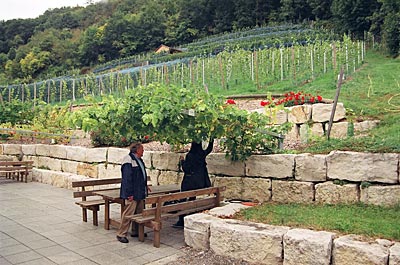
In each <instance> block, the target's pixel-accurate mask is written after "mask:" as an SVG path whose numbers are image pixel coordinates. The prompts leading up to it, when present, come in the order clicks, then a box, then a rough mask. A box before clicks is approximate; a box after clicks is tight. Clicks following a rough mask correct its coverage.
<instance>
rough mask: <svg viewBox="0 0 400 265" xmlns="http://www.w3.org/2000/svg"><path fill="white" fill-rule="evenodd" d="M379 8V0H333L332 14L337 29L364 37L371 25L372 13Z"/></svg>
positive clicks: (357, 36)
mask: <svg viewBox="0 0 400 265" xmlns="http://www.w3.org/2000/svg"><path fill="white" fill-rule="evenodd" d="M378 9H379V3H378V2H377V0H356V1H348V0H333V2H332V7H331V11H332V15H333V20H334V25H335V29H336V30H337V31H338V32H340V33H351V34H352V35H353V36H354V37H356V38H362V37H363V36H364V32H365V31H368V30H369V28H370V27H371V20H370V19H369V18H370V17H371V15H372V14H373V13H374V12H376V11H377V10H378Z"/></svg>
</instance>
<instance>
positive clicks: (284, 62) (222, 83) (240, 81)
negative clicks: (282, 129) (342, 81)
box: [0, 37, 365, 103]
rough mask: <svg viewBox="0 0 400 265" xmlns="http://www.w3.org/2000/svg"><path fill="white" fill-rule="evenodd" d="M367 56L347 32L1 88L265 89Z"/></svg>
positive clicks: (49, 91) (25, 97) (8, 92)
mask: <svg viewBox="0 0 400 265" xmlns="http://www.w3.org/2000/svg"><path fill="white" fill-rule="evenodd" d="M364 56H365V43H364V42H353V41H351V40H350V39H349V38H346V37H345V38H344V41H342V42H339V41H336V42H324V41H321V42H315V43H314V44H311V45H306V46H303V45H295V46H292V47H286V48H284V47H282V48H270V49H264V50H262V49H259V50H254V51H250V50H243V49H234V50H231V51H224V52H221V53H219V54H218V55H217V56H208V57H197V58H196V57H195V58H191V59H187V60H178V61H173V62H168V63H162V64H158V65H147V66H140V67H135V68H131V69H125V70H123V71H119V72H117V73H109V74H104V75H99V76H95V75H87V76H86V77H84V78H58V79H53V80H47V81H43V82H38V83H34V84H29V85H28V84H26V85H20V86H9V87H5V88H0V89H1V94H2V96H3V99H4V100H6V101H11V100H13V99H19V100H22V101H29V100H42V101H44V102H47V103H56V102H63V101H67V100H72V101H75V100H77V99H80V98H84V97H85V96H88V95H90V96H103V95H109V94H114V95H118V96H121V95H123V94H124V93H125V92H126V91H127V90H128V88H135V87H137V86H147V85H149V84H151V83H153V82H158V83H163V84H166V85H170V84H171V85H177V86H182V87H184V86H190V85H196V86H200V85H201V86H207V87H208V88H210V90H217V91H218V90H219V91H221V90H228V89H235V88H238V87H253V88H255V89H264V90H265V89H266V90H267V89H268V86H270V85H272V84H274V83H277V82H281V81H288V82H290V85H299V84H302V83H304V82H308V81H310V80H312V79H314V78H317V77H318V76H321V75H324V74H327V73H338V72H339V69H340V67H342V66H343V67H344V68H345V70H346V72H347V74H350V73H351V72H353V71H355V70H356V69H357V68H359V67H360V66H361V64H362V63H363V61H364Z"/></svg>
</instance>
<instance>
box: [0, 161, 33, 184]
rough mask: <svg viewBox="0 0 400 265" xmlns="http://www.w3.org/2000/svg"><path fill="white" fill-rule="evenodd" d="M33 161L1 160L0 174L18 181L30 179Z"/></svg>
mask: <svg viewBox="0 0 400 265" xmlns="http://www.w3.org/2000/svg"><path fill="white" fill-rule="evenodd" d="M32 168H33V161H31V160H26V161H3V160H2V161H0V176H3V175H4V176H5V177H6V178H9V179H11V178H12V179H16V180H17V181H22V182H24V178H25V182H27V181H28V174H29V173H30V172H31V171H32Z"/></svg>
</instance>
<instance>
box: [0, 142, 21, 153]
mask: <svg viewBox="0 0 400 265" xmlns="http://www.w3.org/2000/svg"><path fill="white" fill-rule="evenodd" d="M21 153H22V148H21V145H20V144H3V155H19V154H21Z"/></svg>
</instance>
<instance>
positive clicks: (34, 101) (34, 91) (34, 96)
mask: <svg viewBox="0 0 400 265" xmlns="http://www.w3.org/2000/svg"><path fill="white" fill-rule="evenodd" d="M35 106H36V82H35V83H33V107H35Z"/></svg>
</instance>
